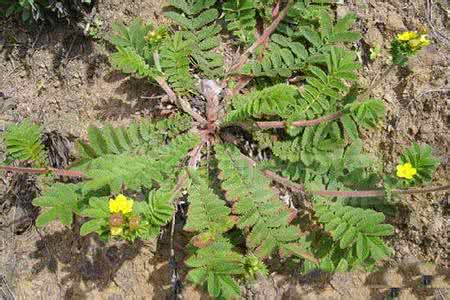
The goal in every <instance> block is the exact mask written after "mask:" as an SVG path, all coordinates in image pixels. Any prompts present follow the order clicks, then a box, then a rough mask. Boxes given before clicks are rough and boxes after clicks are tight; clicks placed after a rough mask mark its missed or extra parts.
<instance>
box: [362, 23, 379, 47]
mask: <svg viewBox="0 0 450 300" xmlns="http://www.w3.org/2000/svg"><path fill="white" fill-rule="evenodd" d="M365 41H366V42H367V44H369V46H371V47H375V46H378V47H380V48H382V47H383V35H382V34H381V32H380V31H379V30H378V28H376V27H375V26H370V28H369V30H367V33H366V38H365Z"/></svg>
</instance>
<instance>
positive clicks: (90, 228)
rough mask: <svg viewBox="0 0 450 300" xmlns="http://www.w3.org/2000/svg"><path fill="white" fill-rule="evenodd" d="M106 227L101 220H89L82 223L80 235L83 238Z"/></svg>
mask: <svg viewBox="0 0 450 300" xmlns="http://www.w3.org/2000/svg"><path fill="white" fill-rule="evenodd" d="M106 225H107V223H106V222H105V220H102V219H93V220H89V221H87V222H85V223H83V225H81V228H80V235H81V236H85V235H88V234H89V233H91V232H96V231H99V230H101V229H102V227H103V226H106Z"/></svg>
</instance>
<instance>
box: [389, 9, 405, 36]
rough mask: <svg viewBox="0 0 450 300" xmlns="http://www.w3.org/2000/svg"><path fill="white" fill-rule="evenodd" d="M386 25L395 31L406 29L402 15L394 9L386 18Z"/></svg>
mask: <svg viewBox="0 0 450 300" xmlns="http://www.w3.org/2000/svg"><path fill="white" fill-rule="evenodd" d="M386 27H387V28H388V29H390V30H393V31H398V32H400V31H406V30H407V29H406V26H405V24H404V23H403V20H402V17H401V16H400V15H399V14H398V13H396V12H393V11H390V12H389V13H388V15H387V18H386Z"/></svg>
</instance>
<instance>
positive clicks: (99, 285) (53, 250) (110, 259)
mask: <svg viewBox="0 0 450 300" xmlns="http://www.w3.org/2000/svg"><path fill="white" fill-rule="evenodd" d="M76 232H77V231H76V230H72V229H70V228H67V229H64V230H62V231H58V232H55V233H52V234H45V235H41V234H40V236H41V239H40V240H38V241H36V250H35V251H34V252H32V253H31V254H30V258H32V259H33V260H37V262H36V263H35V264H34V265H33V271H32V273H33V274H35V275H39V273H41V272H42V271H44V270H45V269H47V270H48V271H49V272H51V273H54V274H56V276H57V280H58V285H59V286H64V287H65V288H64V289H65V290H66V292H65V295H64V298H65V299H74V298H77V299H80V298H81V299H83V298H85V297H87V295H88V293H89V292H90V291H92V290H99V291H101V290H104V289H105V288H106V287H107V286H108V285H109V284H110V283H111V282H112V281H113V280H114V275H115V273H116V272H117V271H118V270H119V269H120V268H121V266H122V265H123V264H124V263H125V262H126V261H128V260H133V259H134V258H135V257H136V256H137V255H139V253H140V250H141V248H142V247H143V243H142V242H139V241H138V242H135V243H133V244H130V243H120V244H117V245H111V246H107V247H104V246H103V245H102V242H101V241H100V240H99V239H98V237H97V236H95V235H89V236H86V237H81V238H80V237H79V236H78V234H77V233H76ZM59 274H63V275H62V276H61V275H59ZM59 276H61V277H60V278H58V277H59ZM82 283H83V285H84V286H85V287H86V288H85V287H82V286H81V285H82Z"/></svg>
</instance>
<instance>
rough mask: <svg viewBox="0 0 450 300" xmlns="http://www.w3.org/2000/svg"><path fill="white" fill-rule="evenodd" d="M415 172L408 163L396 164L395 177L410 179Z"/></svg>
mask: <svg viewBox="0 0 450 300" xmlns="http://www.w3.org/2000/svg"><path fill="white" fill-rule="evenodd" d="M416 174H417V170H416V169H415V168H414V167H413V166H412V165H411V164H410V163H405V164H403V165H398V166H397V177H400V178H406V179H412V178H413V177H414V175H416Z"/></svg>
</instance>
